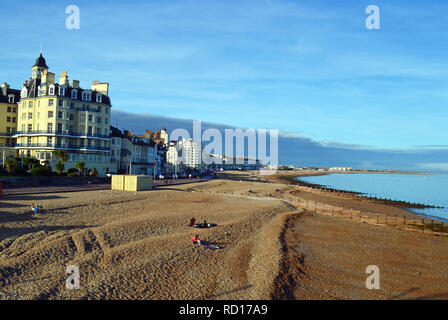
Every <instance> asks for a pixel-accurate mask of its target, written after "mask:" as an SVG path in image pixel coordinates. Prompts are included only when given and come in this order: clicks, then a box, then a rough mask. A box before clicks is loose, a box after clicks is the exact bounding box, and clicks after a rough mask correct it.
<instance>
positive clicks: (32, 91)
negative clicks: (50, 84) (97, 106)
mask: <svg viewBox="0 0 448 320" xmlns="http://www.w3.org/2000/svg"><path fill="white" fill-rule="evenodd" d="M41 82H42V80H41V79H39V78H36V79H30V80H28V81H25V83H24V86H25V87H26V89H27V90H28V95H27V98H37V97H38V88H39V86H40V85H41ZM59 87H61V85H60V84H58V83H55V84H54V88H55V92H54V93H55V96H59V97H66V98H70V99H71V98H72V91H75V90H76V99H74V100H79V101H81V102H83V101H85V102H91V103H96V102H97V100H96V96H97V95H101V103H102V104H107V105H111V101H110V97H109V96H106V95H104V94H102V93H100V92H98V91H92V90H89V89H82V88H77V89H75V88H73V87H70V86H64V87H65V89H66V90H65V92H64V95H60V92H59ZM83 91H90V92H91V96H90V100H82V92H83ZM72 100H73V99H72Z"/></svg>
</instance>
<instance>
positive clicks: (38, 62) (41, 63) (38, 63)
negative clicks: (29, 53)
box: [33, 53, 48, 69]
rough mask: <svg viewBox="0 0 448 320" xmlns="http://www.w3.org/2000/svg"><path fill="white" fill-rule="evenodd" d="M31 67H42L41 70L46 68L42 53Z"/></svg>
mask: <svg viewBox="0 0 448 320" xmlns="http://www.w3.org/2000/svg"><path fill="white" fill-rule="evenodd" d="M33 67H42V68H47V69H48V66H47V62H46V61H45V58H44V57H43V56H42V53H41V54H40V56H39V58H37V59H36V63H35V64H34V66H33Z"/></svg>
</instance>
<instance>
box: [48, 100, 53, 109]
mask: <svg viewBox="0 0 448 320" xmlns="http://www.w3.org/2000/svg"><path fill="white" fill-rule="evenodd" d="M48 106H49V107H52V106H54V100H53V99H49V100H48Z"/></svg>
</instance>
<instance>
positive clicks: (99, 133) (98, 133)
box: [96, 128, 101, 136]
mask: <svg viewBox="0 0 448 320" xmlns="http://www.w3.org/2000/svg"><path fill="white" fill-rule="evenodd" d="M96 134H97V135H98V136H100V135H101V128H96Z"/></svg>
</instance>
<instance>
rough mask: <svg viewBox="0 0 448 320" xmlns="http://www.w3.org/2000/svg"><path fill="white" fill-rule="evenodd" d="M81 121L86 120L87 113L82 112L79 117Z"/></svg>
mask: <svg viewBox="0 0 448 320" xmlns="http://www.w3.org/2000/svg"><path fill="white" fill-rule="evenodd" d="M79 121H81V122H85V121H86V115H85V114H81V116H80V117H79Z"/></svg>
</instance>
